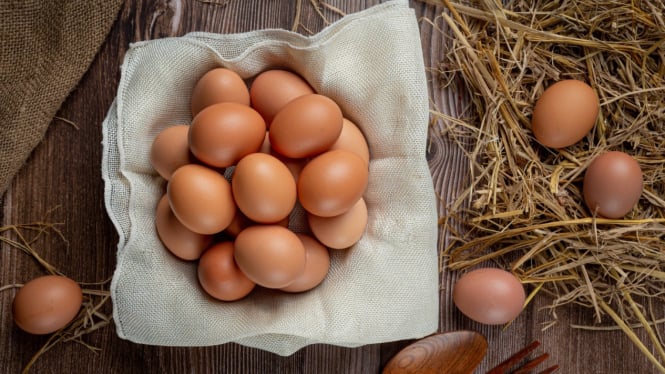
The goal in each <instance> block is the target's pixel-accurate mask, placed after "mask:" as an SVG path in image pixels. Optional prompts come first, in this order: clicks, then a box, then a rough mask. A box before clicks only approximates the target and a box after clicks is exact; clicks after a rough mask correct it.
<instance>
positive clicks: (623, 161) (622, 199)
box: [583, 151, 643, 218]
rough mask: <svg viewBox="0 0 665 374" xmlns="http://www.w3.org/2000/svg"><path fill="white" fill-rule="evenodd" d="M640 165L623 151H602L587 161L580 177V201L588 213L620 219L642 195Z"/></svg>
mask: <svg viewBox="0 0 665 374" xmlns="http://www.w3.org/2000/svg"><path fill="white" fill-rule="evenodd" d="M642 185H643V181H642V169H641V168H640V164H638V163H637V161H636V160H635V159H634V158H633V157H631V156H630V155H627V154H625V153H623V152H617V151H613V152H606V153H603V154H601V155H599V156H597V157H596V158H594V159H593V161H591V164H589V167H588V168H587V170H586V173H585V174H584V186H583V191H584V201H585V203H586V205H587V207H588V208H589V210H590V211H591V213H592V214H598V215H601V216H603V217H606V218H621V217H623V216H624V215H626V214H627V213H628V212H630V211H631V210H632V209H633V207H634V206H635V204H637V202H638V201H639V200H640V196H641V195H642Z"/></svg>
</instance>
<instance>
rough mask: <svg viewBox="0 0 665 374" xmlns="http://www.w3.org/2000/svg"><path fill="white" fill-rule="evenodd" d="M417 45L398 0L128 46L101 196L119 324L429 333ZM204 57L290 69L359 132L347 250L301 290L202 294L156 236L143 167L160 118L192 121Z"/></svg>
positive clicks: (251, 335) (190, 266)
mask: <svg viewBox="0 0 665 374" xmlns="http://www.w3.org/2000/svg"><path fill="white" fill-rule="evenodd" d="M421 48H422V47H421V42H420V32H419V29H418V23H417V20H416V17H415V14H414V12H413V10H412V9H410V8H409V7H408V2H407V1H405V0H399V1H390V2H386V3H384V4H381V5H378V6H375V7H372V8H370V9H367V10H365V11H363V12H359V13H355V14H351V15H348V16H346V17H344V18H343V19H341V20H340V21H338V22H336V23H334V24H332V25H330V26H329V27H327V28H326V29H325V30H323V31H322V32H321V33H319V34H317V35H314V36H312V37H305V36H302V35H299V34H296V33H292V32H289V31H286V30H262V31H255V32H249V33H244V34H226V35H219V34H209V33H193V34H188V35H186V36H184V37H178V38H166V39H160V40H153V41H147V42H140V43H136V44H133V45H132V46H131V47H130V49H129V50H128V52H127V54H126V56H125V61H124V63H123V65H122V77H121V80H120V85H119V87H118V94H117V97H116V100H115V102H114V104H113V106H112V107H111V109H110V110H109V113H108V116H107V118H106V120H105V122H104V125H103V132H104V140H103V144H104V155H103V160H102V176H103V178H104V180H105V189H106V191H105V200H106V207H107V211H108V213H109V216H110V218H111V220H112V221H113V223H114V224H115V226H116V229H117V231H118V236H119V243H118V261H117V267H116V271H115V273H114V276H113V281H112V284H111V295H112V298H113V308H114V321H115V324H116V331H117V333H118V335H119V336H120V337H121V338H124V339H128V340H131V341H134V342H138V343H144V344H152V345H169V346H206V345H216V344H222V343H226V342H237V343H240V344H243V345H247V346H252V347H258V348H261V349H264V350H267V351H271V352H275V353H277V354H281V355H288V354H291V353H293V352H295V351H296V350H298V349H300V348H301V347H303V346H306V345H308V344H313V343H329V344H335V345H341V346H348V347H353V346H359V345H364V344H370V343H379V342H386V341H393V340H400V339H409V338H418V337H422V336H424V335H428V334H430V333H432V332H434V331H436V329H437V327H438V321H439V318H438V316H439V286H438V285H439V282H438V280H439V273H438V256H437V246H436V243H437V232H438V226H437V213H436V197H435V194H434V189H433V185H432V178H431V175H430V173H429V168H428V165H427V160H426V158H425V149H426V139H427V127H428V122H429V121H428V118H429V112H428V109H429V100H428V92H427V82H426V76H425V68H424V63H423V55H422V49H421ZM217 66H225V67H228V68H230V69H232V70H234V71H237V72H238V73H239V74H240V75H241V76H242V77H243V78H247V79H250V78H251V77H254V76H256V75H257V74H258V73H260V72H261V71H264V70H266V69H269V68H271V67H276V66H279V67H285V68H288V69H291V70H294V71H295V72H297V73H299V74H300V75H301V76H303V77H304V78H305V79H306V80H307V81H308V82H309V83H310V84H311V85H312V87H314V89H315V90H316V91H317V92H319V93H321V94H324V95H327V96H329V97H330V98H332V99H333V100H335V101H336V102H337V103H338V104H339V105H340V107H341V108H342V110H343V112H344V113H345V115H346V116H347V117H348V118H349V119H350V120H351V121H353V122H354V123H356V124H358V126H359V127H360V128H361V130H362V131H363V132H364V134H365V136H366V137H367V140H368V143H369V146H370V152H371V155H372V160H371V162H370V177H369V185H368V188H367V191H366V193H365V195H364V198H365V201H366V202H367V206H368V210H369V223H368V226H367V231H366V233H365V235H364V237H363V238H362V239H361V240H360V241H359V242H358V243H357V244H356V245H354V246H353V247H352V248H350V249H348V250H335V251H332V256H331V268H330V273H329V274H328V276H327V278H326V279H325V281H324V282H323V283H322V284H321V285H320V286H319V287H317V288H315V289H314V290H311V291H309V292H305V293H302V294H286V293H282V292H278V291H272V290H266V289H256V290H254V291H253V292H252V293H251V294H250V295H249V296H248V297H246V298H244V299H242V300H240V301H236V302H220V301H216V300H213V299H211V298H210V297H207V296H206V295H205V293H204V292H203V291H202V290H201V288H200V286H199V284H198V281H197V277H196V263H192V262H189V263H186V262H183V261H180V260H178V259H176V258H175V257H174V256H172V255H171V254H170V253H169V252H168V251H167V250H166V249H164V248H163V247H162V245H161V243H160V241H159V238H158V237H157V234H156V230H155V226H154V212H155V208H156V205H157V202H158V200H159V198H160V197H161V195H162V194H163V193H164V189H163V188H164V183H163V181H162V179H161V178H160V177H159V175H158V174H157V173H156V172H155V170H154V169H153V168H152V167H151V166H150V160H149V154H150V145H151V143H152V140H153V139H154V138H155V136H156V135H157V134H158V133H159V132H160V131H161V130H163V129H164V128H166V127H167V126H170V125H175V124H181V123H189V122H190V121H191V116H190V111H189V102H190V93H191V90H192V88H193V87H194V84H195V83H196V81H197V79H198V78H199V77H201V75H203V74H204V73H205V72H206V71H208V70H210V69H212V68H214V67H217Z"/></svg>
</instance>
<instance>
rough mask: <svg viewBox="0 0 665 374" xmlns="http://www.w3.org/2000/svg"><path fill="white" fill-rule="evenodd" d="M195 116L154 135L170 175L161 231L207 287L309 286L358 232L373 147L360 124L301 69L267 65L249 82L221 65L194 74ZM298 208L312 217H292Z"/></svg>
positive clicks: (234, 294)
mask: <svg viewBox="0 0 665 374" xmlns="http://www.w3.org/2000/svg"><path fill="white" fill-rule="evenodd" d="M191 111H192V117H193V119H192V122H191V124H189V125H182V124H180V125H173V126H170V127H168V128H166V129H165V130H163V131H162V132H161V133H159V134H158V135H157V137H156V138H155V140H154V141H153V143H152V148H151V153H150V161H151V163H152V165H153V167H154V169H155V170H156V171H157V172H158V173H159V175H160V176H161V177H162V178H163V179H165V180H166V181H167V187H166V193H165V194H164V195H163V197H162V198H161V200H160V201H159V203H158V206H157V210H156V217H155V226H156V229H157V234H158V236H159V238H160V240H161V241H162V243H163V244H164V246H165V247H166V248H167V249H168V250H169V251H170V252H171V253H173V254H174V255H175V256H177V257H178V258H180V259H181V260H185V261H198V278H199V283H200V284H201V286H202V288H203V289H204V290H205V291H206V292H207V293H208V294H209V295H210V296H212V297H214V298H216V299H219V300H223V301H232V300H238V299H241V298H243V297H245V296H246V295H247V294H249V293H250V292H251V291H252V290H253V289H254V288H255V286H256V285H259V286H262V287H265V288H270V289H278V290H282V291H285V292H302V291H306V290H310V289H312V288H314V287H316V286H317V285H319V284H320V283H321V282H322V281H323V279H324V278H325V277H326V275H327V273H328V270H329V267H330V255H329V249H344V248H348V247H350V246H352V245H353V244H355V243H356V242H357V241H359V240H360V238H361V237H362V235H363V234H364V232H365V227H366V225H367V216H368V212H367V206H366V204H365V201H364V199H363V197H362V196H363V194H364V192H365V189H366V187H367V183H368V178H369V148H368V145H367V141H366V139H365V137H364V136H363V134H362V132H361V131H360V129H359V128H358V127H357V126H356V125H355V124H353V123H352V122H351V121H349V120H348V119H346V118H344V116H343V114H342V110H341V109H340V107H339V106H338V105H337V103H335V102H334V101H333V100H331V99H330V98H328V97H326V96H323V95H319V94H317V93H315V92H314V90H313V89H312V88H311V86H310V85H309V84H308V83H307V82H306V81H305V80H304V79H303V78H301V77H300V76H298V75H296V74H294V73H292V72H289V71H285V70H268V71H265V72H263V73H261V74H259V75H257V76H256V77H255V79H254V80H253V81H252V82H251V83H250V84H249V88H248V84H247V83H246V82H245V81H244V80H243V79H242V78H241V77H240V76H239V75H238V74H237V73H235V72H233V71H231V70H228V69H225V68H217V69H213V70H211V71H209V72H207V73H206V74H204V75H203V76H202V77H201V78H200V79H199V81H198V82H197V83H196V86H195V87H194V90H193V92H192V100H191ZM299 207H302V208H303V211H304V215H305V216H306V225H305V226H306V227H308V229H306V230H301V231H303V232H295V231H294V230H292V229H291V228H290V227H292V226H293V225H291V224H290V222H289V218H290V217H293V216H294V209H298V208H299Z"/></svg>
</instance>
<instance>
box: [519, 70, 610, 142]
mask: <svg viewBox="0 0 665 374" xmlns="http://www.w3.org/2000/svg"><path fill="white" fill-rule="evenodd" d="M599 108H600V104H599V102H598V95H596V92H595V91H594V90H593V88H591V87H590V86H589V85H588V84H586V83H584V82H581V81H578V80H574V79H568V80H563V81H559V82H557V83H554V84H553V85H551V86H550V87H548V88H547V89H546V90H545V92H543V94H542V96H541V97H540V98H539V99H538V101H537V102H536V105H535V107H534V109H533V115H532V118H531V131H533V135H534V136H535V137H536V139H537V140H538V141H539V142H540V143H541V144H542V145H544V146H546V147H551V148H565V147H568V146H570V145H573V144H575V143H577V142H578V141H580V140H582V139H583V138H584V137H585V136H586V134H588V133H589V131H590V130H591V128H593V125H594V124H595V123H596V118H597V117H598V111H599Z"/></svg>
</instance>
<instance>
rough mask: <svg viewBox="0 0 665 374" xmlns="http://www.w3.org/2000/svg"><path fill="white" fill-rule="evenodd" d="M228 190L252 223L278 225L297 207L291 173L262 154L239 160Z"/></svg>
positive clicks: (274, 159)
mask: <svg viewBox="0 0 665 374" xmlns="http://www.w3.org/2000/svg"><path fill="white" fill-rule="evenodd" d="M231 186H232V188H233V196H234V198H235V201H236V204H237V205H238V208H239V209H240V210H241V211H242V212H243V214H245V215H246V216H247V218H249V219H251V220H253V221H255V222H260V223H275V222H278V221H281V220H283V219H284V218H286V217H288V215H289V213H291V210H293V207H294V206H295V204H296V182H295V180H294V179H293V176H292V175H291V172H290V171H289V169H288V168H287V167H286V165H284V164H283V163H282V162H281V161H279V160H278V159H277V158H275V157H273V156H271V155H268V154H265V153H252V154H250V155H248V156H246V157H244V158H243V159H242V160H240V162H238V165H237V166H236V168H235V170H234V172H233V177H232V180H231Z"/></svg>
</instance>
